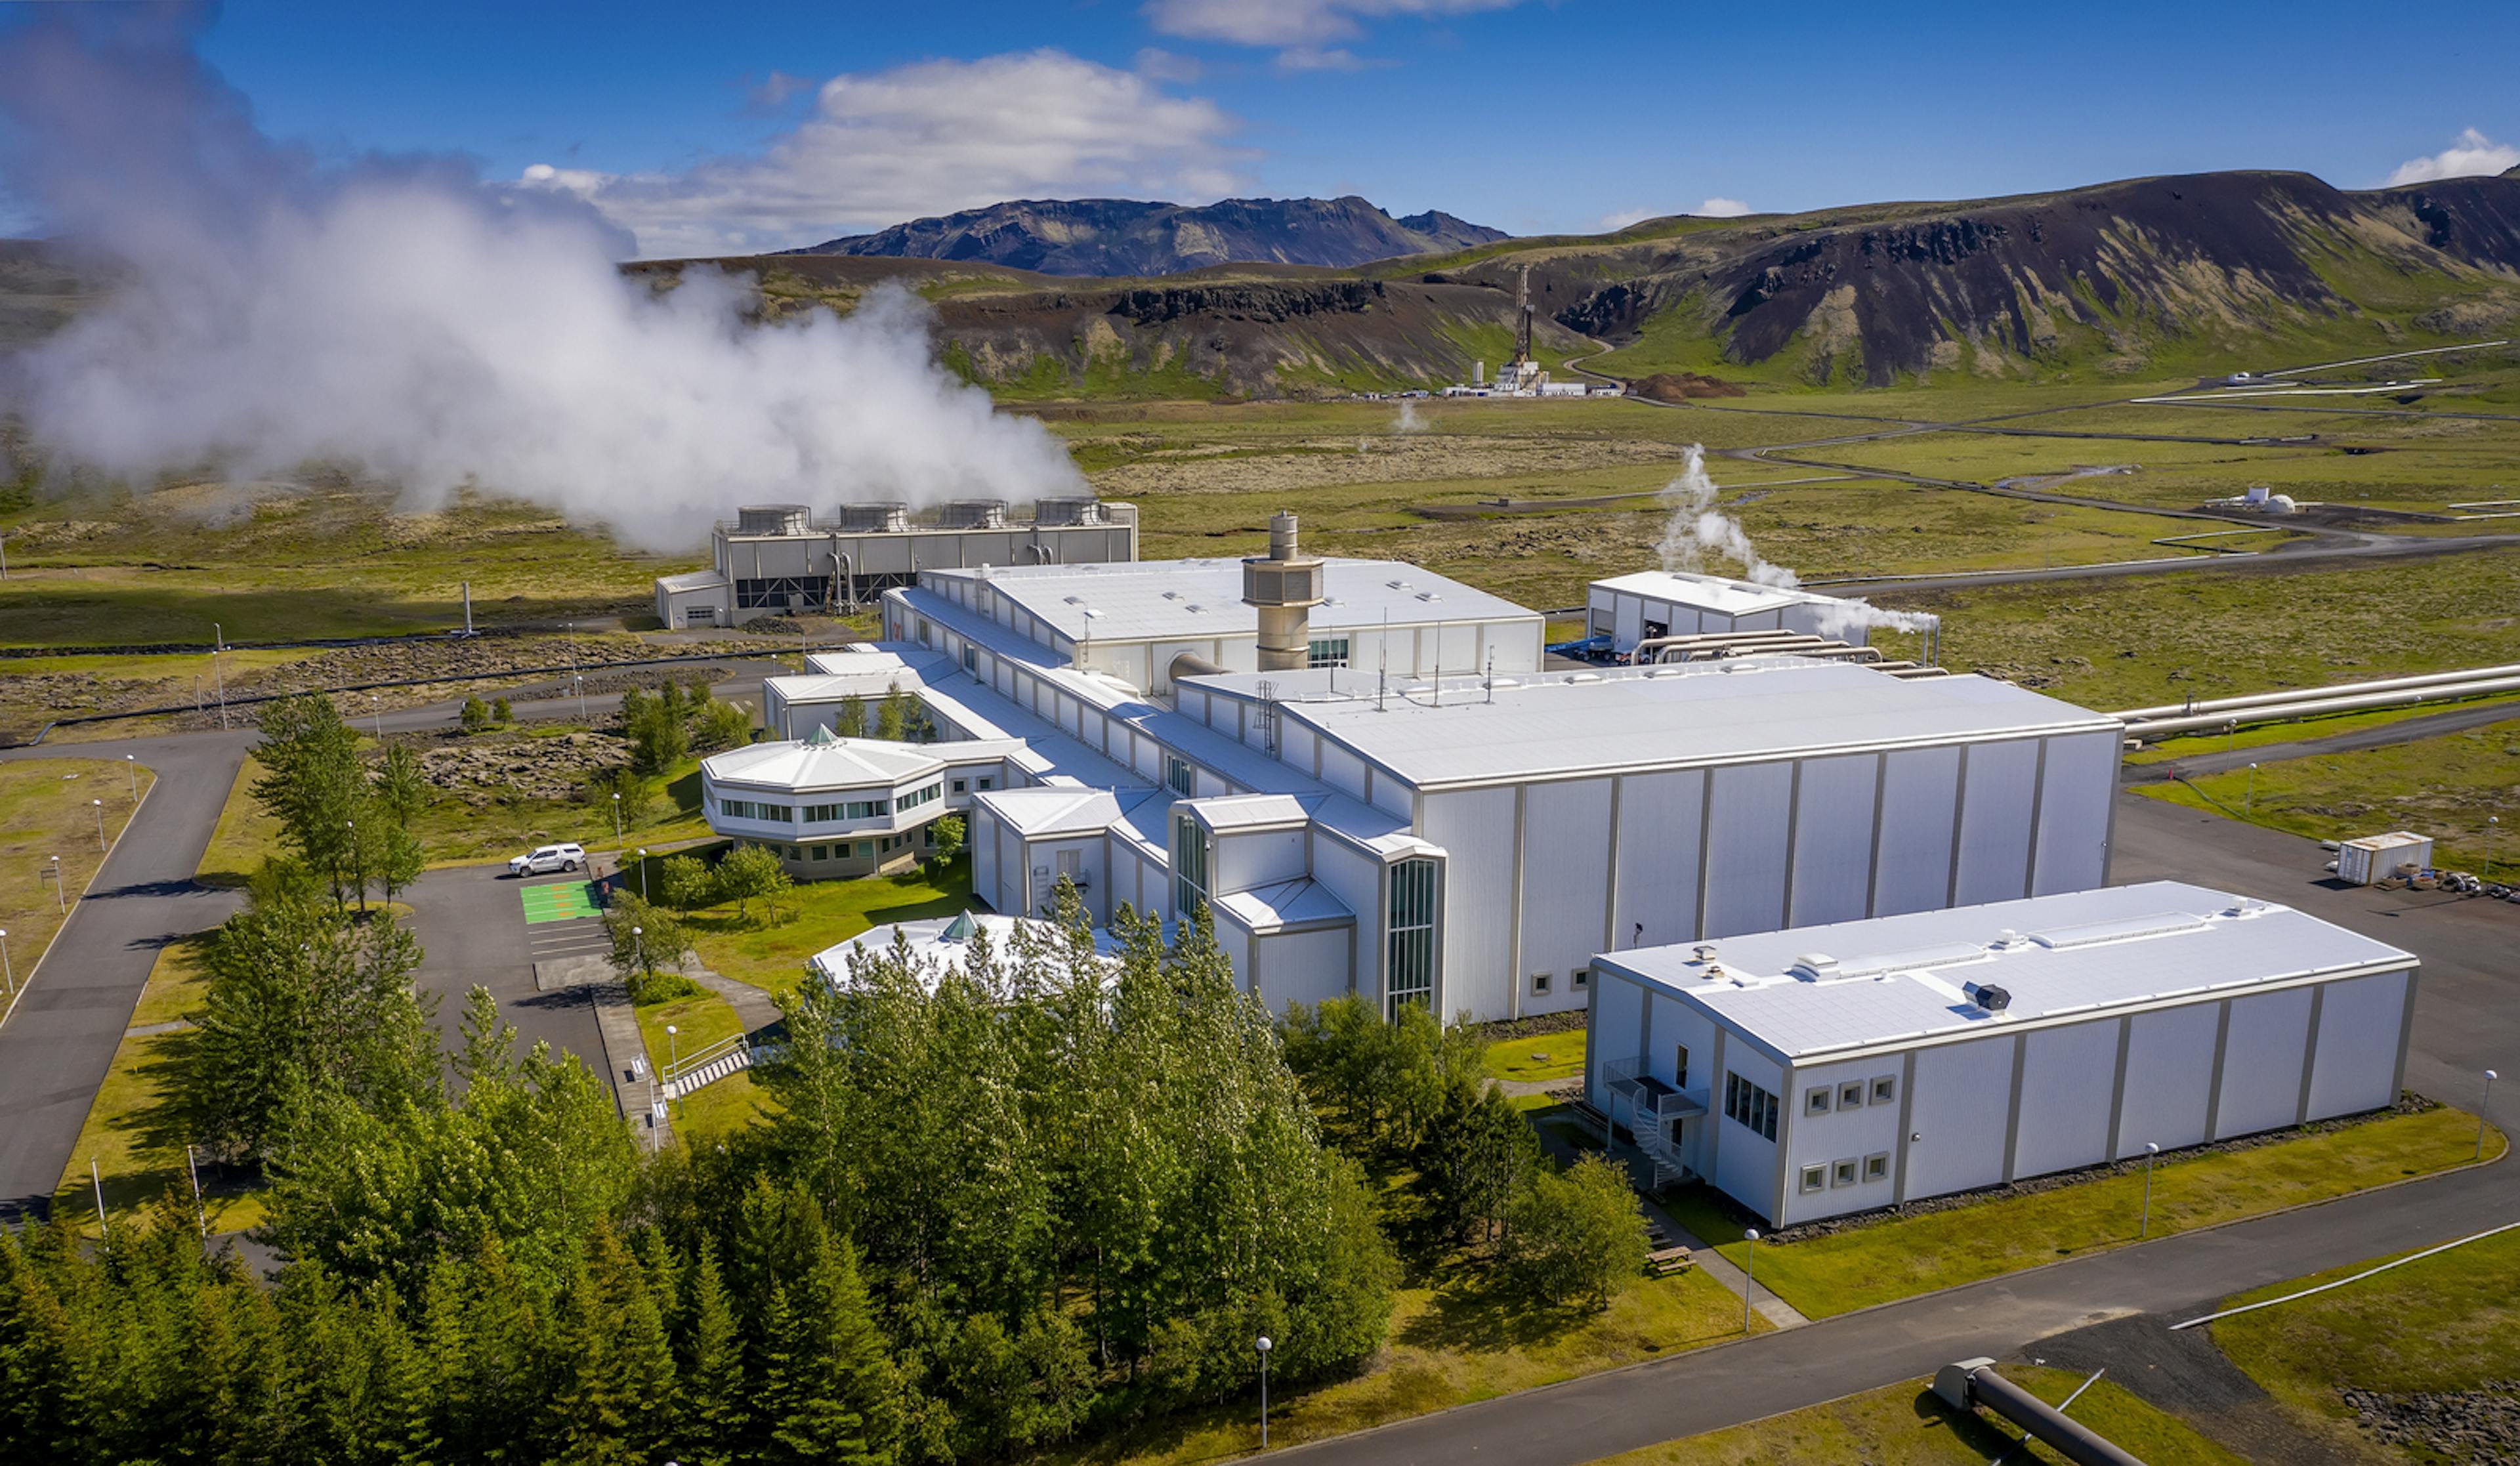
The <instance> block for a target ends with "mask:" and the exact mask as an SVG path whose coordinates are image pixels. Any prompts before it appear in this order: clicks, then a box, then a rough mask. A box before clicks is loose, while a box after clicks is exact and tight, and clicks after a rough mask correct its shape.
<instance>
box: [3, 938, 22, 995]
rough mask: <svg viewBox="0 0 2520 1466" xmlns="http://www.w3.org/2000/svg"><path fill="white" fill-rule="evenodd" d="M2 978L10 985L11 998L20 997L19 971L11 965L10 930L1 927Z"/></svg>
mask: <svg viewBox="0 0 2520 1466" xmlns="http://www.w3.org/2000/svg"><path fill="white" fill-rule="evenodd" d="M0 978H5V979H7V981H8V984H9V996H10V997H11V998H13V999H14V998H16V997H17V996H18V969H17V968H15V967H13V966H11V965H10V964H9V929H8V928H7V927H5V926H0Z"/></svg>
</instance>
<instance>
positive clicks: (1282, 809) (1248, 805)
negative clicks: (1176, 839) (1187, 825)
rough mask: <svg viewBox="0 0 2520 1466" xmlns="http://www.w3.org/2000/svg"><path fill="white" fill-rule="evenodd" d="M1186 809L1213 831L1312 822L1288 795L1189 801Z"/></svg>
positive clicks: (1227, 797) (1235, 795)
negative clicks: (1191, 811)
mask: <svg viewBox="0 0 2520 1466" xmlns="http://www.w3.org/2000/svg"><path fill="white" fill-rule="evenodd" d="M1190 808H1191V809H1192V810H1193V811H1194V812H1196V814H1197V815H1198V818H1199V820H1200V822H1203V823H1205V824H1206V825H1207V827H1208V828H1210V829H1213V830H1238V829H1268V828H1271V827H1273V826H1276V825H1282V824H1302V823H1304V822H1307V821H1309V820H1310V819H1311V818H1312V815H1311V813H1310V812H1309V811H1307V810H1306V809H1305V808H1304V802H1303V801H1302V800H1300V799H1297V798H1296V797H1295V796H1294V795H1292V794H1227V795H1222V796H1219V797H1216V798H1210V799H1200V800H1195V801H1193V802H1192V804H1191V805H1190Z"/></svg>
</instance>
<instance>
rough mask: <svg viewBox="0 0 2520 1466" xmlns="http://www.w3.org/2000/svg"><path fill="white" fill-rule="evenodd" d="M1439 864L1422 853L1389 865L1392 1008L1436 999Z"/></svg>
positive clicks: (1387, 952) (1387, 965)
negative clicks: (1436, 917) (1416, 856)
mask: <svg viewBox="0 0 2520 1466" xmlns="http://www.w3.org/2000/svg"><path fill="white" fill-rule="evenodd" d="M1437 866H1438V863H1437V862H1435V861H1432V860H1429V859H1425V858H1423V857H1421V858H1419V859H1417V860H1408V861H1402V862H1400V863H1398V864H1397V865H1395V866H1392V867H1391V871H1390V877H1389V878H1390V882H1391V899H1390V904H1389V919H1388V921H1387V922H1386V923H1385V925H1384V933H1385V936H1384V939H1383V940H1384V958H1385V959H1384V964H1383V965H1384V973H1383V988H1382V991H1383V994H1384V997H1385V1000H1386V1001H1387V1003H1388V1006H1389V1008H1390V1010H1391V1011H1393V1012H1397V1011H1399V1009H1400V1007H1401V1005H1402V1004H1404V1003H1418V1004H1421V1005H1422V1004H1425V1003H1429V1002H1432V1001H1433V1000H1434V998H1435V955H1436V947H1435V908H1436V896H1437V890H1438V887H1439V886H1440V884H1441V878H1440V876H1439V874H1438V870H1437Z"/></svg>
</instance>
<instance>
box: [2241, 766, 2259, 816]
mask: <svg viewBox="0 0 2520 1466" xmlns="http://www.w3.org/2000/svg"><path fill="white" fill-rule="evenodd" d="M2257 807H2258V766H2257V765H2255V764H2251V765H2250V766H2249V789H2248V792H2247V793H2245V794H2242V795H2241V796H2240V818H2241V819H2243V820H2246V819H2248V818H2249V815H2250V812H2251V811H2253V810H2255V809H2256V808H2257Z"/></svg>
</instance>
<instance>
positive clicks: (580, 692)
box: [573, 673, 586, 723]
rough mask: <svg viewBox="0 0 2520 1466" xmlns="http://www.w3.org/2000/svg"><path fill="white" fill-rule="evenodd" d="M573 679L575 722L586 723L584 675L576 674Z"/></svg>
mask: <svg viewBox="0 0 2520 1466" xmlns="http://www.w3.org/2000/svg"><path fill="white" fill-rule="evenodd" d="M573 679H574V681H575V682H576V683H577V721H578V722H580V723H583V722H585V721H586V675H585V674H584V673H576V674H573Z"/></svg>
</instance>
